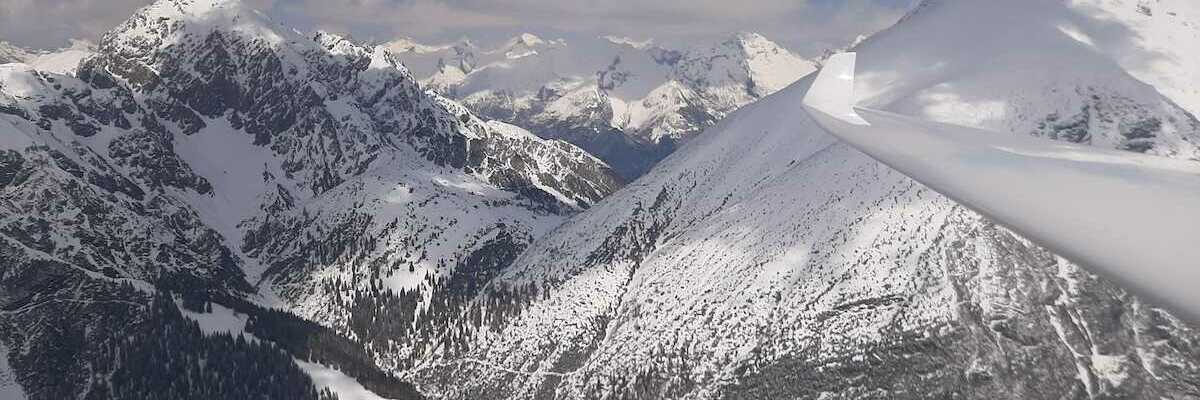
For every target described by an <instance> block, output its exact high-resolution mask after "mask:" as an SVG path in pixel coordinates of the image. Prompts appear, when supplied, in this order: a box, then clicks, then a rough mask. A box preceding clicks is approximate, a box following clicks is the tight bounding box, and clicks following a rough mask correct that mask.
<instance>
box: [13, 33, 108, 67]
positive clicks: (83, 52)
mask: <svg viewBox="0 0 1200 400" xmlns="http://www.w3.org/2000/svg"><path fill="white" fill-rule="evenodd" d="M94 52H95V45H94V44H92V43H91V42H88V41H83V40H72V41H71V45H70V46H68V47H64V48H61V49H58V50H52V51H38V50H28V49H23V48H20V47H17V46H13V45H12V44H9V43H7V42H0V64H6V63H23V64H29V65H32V66H34V68H36V69H38V70H39V71H46V72H53V73H56V74H63V75H73V74H75V68H76V67H78V66H79V63H80V62H82V61H83V59H84V58H87V57H88V56H91V55H92V54H93V53H94Z"/></svg>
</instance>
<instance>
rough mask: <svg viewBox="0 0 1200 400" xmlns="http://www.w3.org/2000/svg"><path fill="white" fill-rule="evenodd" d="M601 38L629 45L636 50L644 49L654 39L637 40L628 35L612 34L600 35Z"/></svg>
mask: <svg viewBox="0 0 1200 400" xmlns="http://www.w3.org/2000/svg"><path fill="white" fill-rule="evenodd" d="M601 38H602V39H604V40H607V41H608V42H609V43H613V44H619V45H625V46H629V47H632V48H635V49H638V50H641V49H646V48H649V47H650V46H652V45H654V39H646V40H641V41H639V40H637V39H633V38H630V37H628V36H614V35H608V36H602V37H601Z"/></svg>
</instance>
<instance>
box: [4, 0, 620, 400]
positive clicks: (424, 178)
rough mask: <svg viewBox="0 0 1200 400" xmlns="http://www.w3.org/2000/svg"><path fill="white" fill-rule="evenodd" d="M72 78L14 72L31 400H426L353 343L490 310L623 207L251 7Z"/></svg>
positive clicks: (544, 147)
mask: <svg viewBox="0 0 1200 400" xmlns="http://www.w3.org/2000/svg"><path fill="white" fill-rule="evenodd" d="M26 61H28V59H26ZM61 72H67V71H46V70H41V69H39V68H38V67H37V66H36V65H33V66H31V65H28V64H19V63H18V64H4V65H0V343H2V344H3V345H2V346H0V349H4V350H5V351H4V354H0V356H3V358H5V359H6V362H5V363H3V364H0V367H4V368H3V369H0V378H4V377H6V376H15V382H17V383H19V384H20V386H21V387H22V388H23V392H24V394H25V395H27V396H28V397H30V398H52V399H56V398H68V397H80V398H82V397H88V398H109V397H114V398H117V397H119V398H141V397H143V396H154V397H166V398H184V397H177V396H184V394H188V395H191V396H199V397H196V398H251V397H256V398H257V397H261V396H263V395H269V396H272V397H275V398H318V397H321V398H327V397H328V396H327V394H326V393H322V392H318V391H317V390H316V388H315V387H314V386H313V384H312V381H310V380H309V378H308V377H307V376H306V375H305V373H304V371H313V370H314V368H317V369H319V368H320V367H319V366H318V367H314V365H317V364H312V363H320V364H332V365H333V367H334V368H336V369H337V370H339V371H340V372H339V373H345V374H346V375H349V376H351V377H352V378H355V379H357V380H358V381H359V382H360V383H361V384H362V385H363V386H366V387H367V388H368V389H371V390H374V391H376V393H378V394H380V395H383V396H387V397H394V398H414V397H417V396H419V395H418V394H417V393H416V392H415V391H414V389H413V388H412V386H411V385H408V384H407V383H404V382H403V381H400V380H398V379H397V378H395V377H394V376H391V375H388V374H385V373H383V372H381V371H380V370H379V369H378V368H377V367H376V364H375V359H374V358H373V356H372V350H371V349H372V347H373V346H375V345H376V343H375V342H373V340H375V339H376V338H374V337H368V336H367V335H366V334H367V333H368V332H370V331H369V330H364V329H370V328H374V327H375V326H377V325H371V326H370V327H367V328H362V327H361V326H358V325H353V324H352V323H351V322H352V321H360V320H363V319H369V318H372V316H373V314H371V313H373V312H375V311H376V308H373V307H374V306H375V305H376V304H378V303H381V302H385V301H394V300H395V299H397V298H400V296H408V297H404V299H405V300H406V301H408V302H406V303H404V307H407V311H408V313H409V318H410V319H411V318H427V317H428V314H430V313H434V312H436V311H438V310H440V308H438V307H436V306H434V305H429V304H427V303H421V302H420V301H417V300H413V299H414V298H416V299H421V298H426V299H429V298H432V299H440V298H445V297H448V296H471V295H473V294H474V292H473V290H474V288H471V287H467V288H463V287H459V286H455V284H456V282H458V280H455V279H454V277H456V276H475V275H476V274H494V271H493V270H492V269H494V268H496V267H495V266H493V265H491V264H488V263H489V262H490V263H493V264H496V265H499V264H500V263H502V262H506V261H507V260H508V259H509V258H510V257H512V256H514V255H515V254H516V253H518V252H520V251H521V250H523V249H524V248H525V247H526V246H527V245H528V244H529V243H530V242H531V241H532V240H533V239H534V238H536V237H539V236H541V235H543V234H544V233H545V232H547V231H548V230H550V229H551V228H553V227H554V226H556V225H557V224H558V223H559V222H561V221H562V220H563V219H564V218H565V217H566V216H568V215H571V214H573V213H575V212H577V211H579V210H581V209H585V208H587V207H589V206H591V205H593V204H595V203H597V202H598V201H599V200H600V199H601V198H603V197H604V196H606V195H607V194H609V193H610V192H612V191H614V190H615V189H616V188H617V187H619V186H620V184H621V183H620V180H619V179H618V178H617V177H616V176H615V175H614V174H613V173H612V171H611V170H610V169H609V167H608V166H607V165H605V164H604V163H603V162H601V161H600V160H598V159H596V158H594V157H592V156H591V155H589V154H588V153H586V152H584V151H582V150H580V149H579V148H576V147H574V146H572V145H570V144H567V143H565V142H560V141H554V140H546V139H541V138H538V137H536V136H534V135H532V134H530V133H529V132H527V131H525V130H523V129H521V128H518V127H515V126H512V125H508V124H505V123H503V122H497V121H488V120H485V119H481V118H480V117H477V116H476V115H475V114H473V113H471V112H470V111H468V110H467V109H466V108H464V107H463V106H461V105H459V104H457V103H455V102H454V101H451V100H448V99H446V98H443V97H441V96H439V95H437V94H435V93H432V92H426V91H424V90H422V88H421V87H420V86H419V84H418V82H417V80H415V79H414V78H413V77H412V75H411V74H410V73H409V72H408V70H406V69H405V68H404V67H403V66H402V65H401V64H400V63H399V61H398V59H397V57H396V56H394V55H393V54H392V53H391V52H390V51H389V50H387V49H386V48H384V47H380V46H374V47H372V46H364V45H361V44H358V43H355V42H352V41H350V40H347V39H345V38H342V37H339V36H336V35H332V34H327V33H317V34H314V35H304V34H301V33H298V32H297V31H294V30H292V29H288V28H285V27H282V26H279V25H278V24H276V23H275V22H273V21H271V20H270V19H269V18H268V17H266V16H264V15H262V14H260V13H259V12H257V11H255V10H253V9H251V8H249V7H248V6H246V5H243V4H242V3H241V2H240V1H237V0H160V1H158V2H156V3H154V4H152V5H150V6H147V7H145V8H143V9H141V10H139V11H138V12H137V13H136V14H134V15H133V16H132V17H131V18H130V19H129V20H127V21H126V22H124V23H123V24H121V25H120V26H118V27H116V28H115V29H113V30H112V31H110V32H109V33H107V34H106V35H105V36H104V37H103V39H102V41H101V42H100V43H99V45H98V46H97V48H96V50H95V54H94V55H89V56H86V57H83V60H82V63H80V64H78V68H77V69H76V68H71V71H70V72H71V74H69V75H68V74H62V73H61ZM463 265H466V267H463ZM489 268H491V269H489ZM460 279H461V278H460ZM447 282H449V285H447ZM173 301H174V303H176V304H178V305H179V307H181V308H182V310H181V309H180V308H177V306H176V304H172V302H173ZM213 303H216V304H213ZM389 305H391V304H389ZM267 307H275V308H278V309H279V310H288V311H291V312H296V313H299V314H301V315H303V316H304V317H309V318H311V319H312V320H314V321H317V322H320V323H322V324H324V325H318V324H313V323H312V322H309V321H305V320H301V319H298V318H295V317H294V316H289V314H287V313H284V312H280V311H278V310H269V309H268V308H267ZM391 310H392V311H393V312H396V313H399V312H402V310H401V308H400V307H396V308H393V309H391ZM192 320H196V321H199V325H197V324H196V323H195V322H192ZM395 323H396V324H397V325H404V324H406V323H401V322H400V321H396V322H395ZM231 327H232V328H231ZM331 328H333V329H331ZM360 328H361V329H360ZM201 332H206V333H214V332H227V333H221V334H217V335H215V336H212V335H210V336H204V335H203V334H202V333H201ZM229 334H232V336H230V335H229ZM240 335H252V337H251V338H250V339H245V338H241V337H240ZM267 343H270V345H267ZM281 349H284V350H287V352H281V351H280V350H281ZM292 358H297V359H305V360H307V361H310V362H311V363H300V364H299V365H297V364H294V363H293V362H292V361H291V359H292ZM10 366H11V368H10ZM9 370H11V371H9ZM266 376H270V377H273V378H275V379H262V378H263V377H266ZM186 377H192V378H186ZM3 389H4V390H7V389H9V387H8V386H6V387H4V388H3ZM206 396H207V397H206Z"/></svg>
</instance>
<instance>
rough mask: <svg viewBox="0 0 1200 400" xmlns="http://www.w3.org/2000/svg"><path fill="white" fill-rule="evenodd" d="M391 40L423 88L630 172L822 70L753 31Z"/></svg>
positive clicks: (634, 174) (626, 173)
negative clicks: (697, 36)
mask: <svg viewBox="0 0 1200 400" xmlns="http://www.w3.org/2000/svg"><path fill="white" fill-rule="evenodd" d="M387 46H388V47H389V48H390V49H392V50H394V51H396V52H397V54H399V56H400V57H401V59H403V60H404V62H405V64H406V65H409V66H410V67H411V68H412V69H413V71H414V75H416V76H417V77H418V78H420V79H422V82H423V83H424V84H425V87H427V88H430V89H432V90H436V91H438V92H439V93H442V94H444V95H446V96H449V97H452V98H455V99H458V100H459V101H461V102H462V103H463V104H464V105H466V106H467V107H469V108H470V109H472V110H474V111H476V112H479V113H480V114H481V115H485V116H487V117H489V118H495V119H498V120H502V121H505V122H509V123H513V124H518V125H520V126H522V127H524V128H526V129H529V130H530V131H532V132H533V133H534V134H537V135H538V136H541V137H543V138H553V139H562V140H565V141H568V142H570V143H572V144H575V145H577V146H579V147H581V148H583V149H584V150H587V151H588V152H591V153H592V154H595V155H596V156H598V157H599V158H601V159H602V160H604V161H605V162H607V163H608V164H609V165H611V166H612V167H613V169H615V170H616V171H617V172H618V173H620V174H621V176H622V177H624V178H626V179H627V180H632V179H634V178H637V177H638V176H641V175H642V174H644V173H645V172H646V171H648V170H649V169H650V168H651V167H652V166H653V165H654V164H655V163H657V162H658V161H659V160H660V159H662V158H663V157H666V156H667V155H668V154H670V153H671V152H672V151H673V150H674V149H675V148H676V147H678V145H679V144H681V143H682V142H684V141H686V140H688V139H690V138H691V137H693V136H695V135H697V134H699V133H700V132H701V131H703V130H704V129H705V128H708V127H710V126H712V125H714V124H715V123H716V122H717V121H719V120H720V119H722V118H724V117H725V116H726V115H728V114H729V113H731V112H733V111H734V110H736V109H738V108H740V107H742V106H744V105H746V104H750V103H752V102H754V101H756V100H758V99H761V98H763V97H766V96H768V95H770V94H771V93H774V92H776V91H778V90H780V89H782V88H784V87H785V86H787V85H789V84H791V83H792V82H795V81H796V80H797V79H799V78H800V77H802V76H804V75H807V74H808V73H810V72H812V71H814V70H815V63H814V62H813V61H811V60H808V59H805V58H803V57H801V56H799V55H796V54H795V53H793V52H791V51H789V50H787V49H786V48H783V47H782V46H780V45H778V44H776V43H774V42H772V41H770V40H769V39H767V38H766V37H763V36H762V35H759V34H755V33H737V34H734V35H731V36H729V37H728V38H726V39H724V40H721V41H719V42H717V43H713V44H711V45H697V46H691V47H688V48H683V49H675V48H670V47H667V46H662V45H658V44H655V43H654V42H653V41H636V40H632V39H629V38H621V37H611V36H608V37H600V38H595V39H592V40H578V41H573V42H568V41H566V40H563V39H557V40H546V39H542V38H540V37H538V36H536V35H533V34H528V33H526V34H522V35H519V36H517V37H514V38H512V39H510V40H508V41H507V42H505V43H503V44H501V45H500V46H498V47H496V48H491V49H481V48H480V47H479V46H477V45H475V44H474V43H473V42H471V41H469V40H465V39H464V40H461V41H459V42H456V43H452V44H444V45H436V46H435V45H423V44H419V43H417V42H415V41H413V40H411V39H401V40H397V41H393V42H390V43H388V44H387Z"/></svg>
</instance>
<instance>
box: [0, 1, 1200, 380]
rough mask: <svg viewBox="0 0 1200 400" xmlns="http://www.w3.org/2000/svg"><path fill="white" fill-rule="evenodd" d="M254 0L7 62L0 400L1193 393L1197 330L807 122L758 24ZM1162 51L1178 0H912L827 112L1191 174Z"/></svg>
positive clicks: (797, 70)
mask: <svg viewBox="0 0 1200 400" xmlns="http://www.w3.org/2000/svg"><path fill="white" fill-rule="evenodd" d="M251 3H253V2H247V3H246V4H243V3H242V2H241V1H239V0H158V1H157V2H155V3H153V4H152V5H149V6H147V7H145V8H143V9H141V10H139V11H137V12H136V13H135V14H134V15H133V16H132V17H131V18H129V19H128V20H127V21H125V22H124V23H122V24H120V25H119V26H117V27H116V28H114V29H113V30H111V31H110V32H109V33H107V34H106V35H104V36H103V38H102V39H101V40H100V41H99V42H98V43H97V44H96V45H95V46H94V47H92V48H86V47H81V48H80V49H78V50H79V51H80V52H81V53H83V54H80V53H76V55H78V57H75V58H68V57H65V56H64V57H60V58H56V59H57V60H58V62H55V63H51V64H42V63H41V62H40V61H39V60H41V59H43V58H45V57H49V56H50V55H53V54H59V53H61V52H38V51H29V50H21V49H18V48H15V47H12V46H4V47H0V57H7V58H4V59H3V60H2V61H0V62H5V64H2V65H0V399H5V400H7V399H10V398H11V399H25V398H29V399H63V398H83V399H110V398H114V399H145V398H168V399H204V400H209V399H225V398H230V399H241V398H269V399H322V400H329V399H360V398H361V399H377V398H388V399H420V398H436V399H776V398H779V399H860V398H879V399H924V398H972V399H997V398H999V399H1008V398H1011V399H1026V398H1028V399H1063V398H1071V399H1076V398H1089V399H1099V398H1120V399H1124V398H1137V399H1160V398H1172V399H1175V398H1180V399H1183V398H1200V335H1197V333H1196V332H1195V331H1193V330H1192V329H1191V328H1190V327H1188V326H1187V325H1186V324H1185V323H1184V322H1183V321H1181V320H1179V319H1178V318H1176V317H1174V316H1172V315H1171V314H1170V313H1169V312H1168V311H1165V310H1163V309H1161V308H1158V307H1156V306H1155V305H1154V304H1150V303H1147V302H1144V301H1142V300H1140V299H1138V298H1137V297H1135V296H1132V295H1130V294H1128V293H1126V292H1125V291H1124V290H1122V288H1120V287H1118V286H1115V285H1113V284H1111V283H1109V282H1106V281H1105V280H1103V279H1100V278H1098V277H1096V276H1095V275H1092V274H1091V273H1089V272H1087V271H1086V270H1085V269H1082V268H1081V267H1079V266H1077V265H1075V264H1072V263H1071V262H1070V261H1068V260H1066V259H1064V258H1062V257H1059V256H1057V255H1055V254H1052V253H1050V252H1048V251H1046V250H1044V249H1042V248H1040V247H1038V246H1037V245H1035V244H1033V243H1031V242H1030V241H1029V240H1026V239H1024V238H1022V237H1020V236H1019V235H1016V234H1014V233H1012V232H1010V231H1008V230H1006V229H1004V228H1002V227H1000V226H998V225H996V224H995V223H993V222H991V221H989V220H987V219H985V218H983V217H981V216H979V215H977V214H975V213H974V212H972V211H969V210H968V209H966V208H964V207H962V206H960V205H958V204H956V203H955V202H953V201H951V200H949V199H947V198H945V197H943V196H941V195H939V194H937V193H936V192H933V191H931V190H930V189H928V188H925V187H924V186H922V185H920V184H918V183H916V182H915V181H913V180H911V179H909V178H907V177H906V176H904V175H902V174H900V173H898V172H896V171H893V170H891V169H889V168H888V167H886V166H884V165H882V164H880V163H878V162H876V161H874V160H873V159H871V158H869V157H868V156H866V155H864V154H862V153H860V152H858V151H857V150H855V149H854V148H852V147H850V146H849V145H847V144H844V143H841V142H839V141H838V140H837V139H835V138H833V137H831V136H829V135H827V134H826V133H824V131H822V129H821V128H820V127H818V126H817V125H816V124H815V123H814V122H813V121H812V120H811V119H810V118H809V116H808V114H807V113H806V112H805V111H804V110H803V108H802V99H803V98H804V97H805V95H806V93H807V90H808V88H809V86H810V85H811V82H812V78H802V77H803V76H805V75H806V74H808V73H810V72H812V71H813V70H815V68H816V67H817V65H816V64H815V63H814V62H812V61H808V60H805V59H803V58H801V57H798V56H796V55H794V54H792V53H790V52H788V51H787V50H785V49H782V48H780V47H779V46H776V45H774V44H772V43H771V42H770V41H768V40H767V39H765V38H763V37H762V36H759V35H755V34H739V35H735V36H734V37H733V38H731V39H729V40H727V41H724V42H722V43H719V44H717V45H715V46H709V47H705V46H699V47H696V48H693V49H688V50H670V49H666V48H663V47H661V46H657V45H654V44H653V43H647V42H637V41H633V40H629V39H622V38H611V37H610V38H603V39H601V40H600V43H598V44H596V43H593V44H582V45H581V44H570V45H569V44H568V43H567V42H565V41H560V40H554V41H550V40H544V39H541V38H538V37H536V36H533V35H521V36H519V37H517V38H514V39H513V40H511V41H509V42H508V43H506V44H504V45H502V46H500V47H499V48H498V49H492V50H480V49H478V48H476V47H475V46H474V45H472V44H470V42H460V43H455V44H451V45H446V46H428V45H421V44H418V43H415V42H412V41H408V40H404V41H396V42H391V43H386V44H380V45H370V44H365V43H362V42H357V41H355V40H353V39H351V38H349V37H347V36H344V35H338V34H333V33H328V32H315V33H311V34H309V33H301V32H298V31H297V30H294V29H291V28H287V27H284V26H281V25H280V24H278V23H276V22H275V21H273V20H272V19H271V18H269V17H268V16H265V15H263V14H262V13H260V12H258V11H255V10H254V9H252V8H251V7H250V6H249V5H248V4H251ZM1185 43H1200V4H1198V3H1196V2H1195V1H1193V0H1009V1H1003V2H1001V1H993V0H923V1H921V2H919V4H917V5H916V6H915V8H913V9H912V11H910V12H909V13H908V14H907V15H906V16H905V17H904V18H903V19H901V20H900V21H899V22H898V23H897V24H896V25H895V26H893V27H891V28H890V29H887V30H884V31H882V32H879V33H877V34H875V35H873V36H871V37H870V38H867V39H865V40H863V41H860V42H858V43H857V44H856V45H855V48H854V50H855V51H857V53H858V56H857V59H858V72H857V87H856V88H855V94H856V96H857V97H858V101H859V103H860V104H863V105H867V106H870V107H871V108H875V109H881V110H887V111H891V112H895V113H900V114H905V115H911V116H916V117H919V118H922V119H930V120H936V121H942V122H950V123H957V124H961V125H969V126H978V127H983V128H986V129H990V130H994V131H999V132H1007V134H1012V135H1031V136H1036V137H1040V138H1044V139H1045V144H1046V145H1047V146H1054V142H1053V141H1060V142H1071V143H1078V144H1084V145H1091V146H1096V147H1101V148H1108V149H1119V150H1123V151H1129V152H1137V153H1144V154H1149V155H1153V156H1161V157H1170V158H1173V159H1177V160H1184V161H1186V162H1200V120H1197V118H1196V117H1195V116H1196V115H1197V114H1198V113H1200V97H1198V95H1197V93H1198V92H1197V91H1196V90H1197V88H1200V75H1197V71H1200V53H1198V52H1195V51H1191V49H1189V48H1187V46H1183V45H1181V44H1185ZM575 46H579V47H575ZM47 65H50V66H47ZM405 65H409V66H411V67H413V70H415V71H417V72H416V73H411V72H410V70H409V69H408V68H407V67H406V66H405ZM51 67H54V68H51ZM735 110H736V111H735ZM522 127H525V128H528V130H526V129H525V128H522ZM531 132H532V133H531ZM571 143H574V144H571ZM676 147H678V148H677V149H676ZM672 151H673V152H672ZM668 153H670V155H669V156H668V155H667V154H668ZM592 154H596V156H593V155H592ZM663 157H665V158H663ZM660 160H661V162H659V161H660ZM981 162H982V161H981ZM610 165H611V166H612V167H611V168H610ZM651 166H653V167H652V168H651ZM635 177H637V179H636V180H633V179H632V178H635ZM624 182H631V183H629V184H628V185H625V186H623V185H624ZM622 186H623V187H622ZM1079 200H1080V201H1087V200H1089V199H1079ZM1060 206H1061V205H1060ZM1127 212H1129V213H1134V214H1135V215H1144V214H1146V213H1153V212H1156V210H1144V209H1129V210H1127ZM1104 217H1105V216H1104V215H1096V216H1095V218H1104ZM1197 222H1198V223H1200V221H1197Z"/></svg>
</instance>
